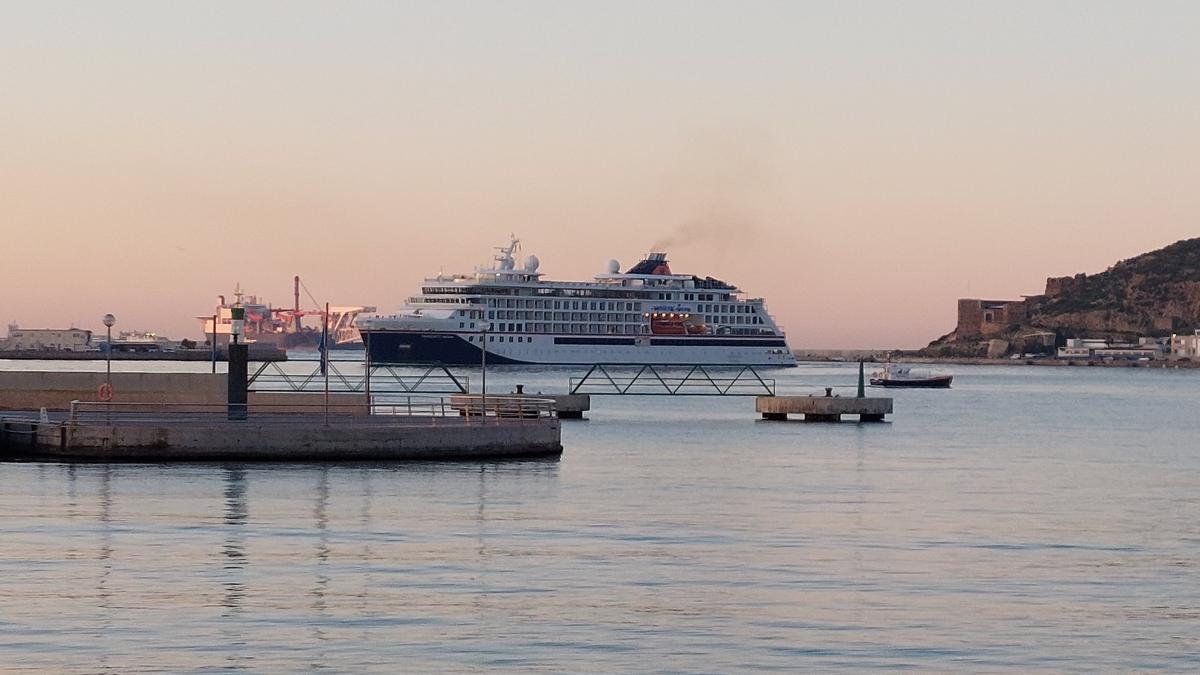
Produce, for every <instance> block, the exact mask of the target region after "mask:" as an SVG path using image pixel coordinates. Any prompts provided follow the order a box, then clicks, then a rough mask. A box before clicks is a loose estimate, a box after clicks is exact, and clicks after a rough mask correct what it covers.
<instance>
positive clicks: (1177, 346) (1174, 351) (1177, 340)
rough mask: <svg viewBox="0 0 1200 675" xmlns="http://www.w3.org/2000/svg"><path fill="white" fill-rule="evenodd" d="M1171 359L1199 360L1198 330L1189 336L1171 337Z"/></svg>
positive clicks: (1199, 338)
mask: <svg viewBox="0 0 1200 675" xmlns="http://www.w3.org/2000/svg"><path fill="white" fill-rule="evenodd" d="M1171 358H1172V359H1177V360H1178V359H1188V360H1189V361H1190V360H1193V359H1200V329H1197V330H1196V331H1195V332H1193V333H1192V334H1191V335H1186V334H1185V335H1171Z"/></svg>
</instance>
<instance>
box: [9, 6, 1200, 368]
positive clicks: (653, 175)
mask: <svg viewBox="0 0 1200 675" xmlns="http://www.w3.org/2000/svg"><path fill="white" fill-rule="evenodd" d="M1197 34H1200V5H1195V4H1193V3H1185V2H1160V3H1154V4H1152V5H1143V4H1135V3H1132V2H1129V3H1119V2H1061V3H1054V4H1046V3H1034V2H1017V3H1005V4H1003V5H990V4H982V3H979V4H966V3H953V2H910V3H903V4H900V3H896V4H888V3H882V2H877V3H876V2H859V3H841V4H838V5H836V6H834V5H828V4H816V3H814V4H807V3H804V4H802V3H783V2H780V3H775V2H759V3H704V4H700V3H685V2H660V3H653V4H649V5H645V4H640V3H596V4H586V3H553V2H520V3H517V2H513V3H495V4H479V5H475V4H468V3H437V4H415V3H365V2H363V3H350V4H341V5H337V6H336V7H335V6H333V5H328V4H324V3H316V2H286V3H285V2H260V3H253V4H239V3H207V4H194V5H183V4H173V3H172V4H166V3H153V2H113V3H103V4H100V3H96V4H75V3H59V2H40V3H21V4H15V3H8V4H3V5H0V58H3V60H4V62H5V63H6V65H7V66H8V67H6V68H5V69H4V70H3V71H0V87H2V88H3V91H4V92H5V101H6V105H5V106H2V107H0V123H2V124H3V126H4V129H5V133H4V135H3V140H2V141H0V222H3V223H4V243H5V251H6V253H7V255H6V256H5V261H4V263H3V264H2V265H0V283H2V284H3V287H4V292H3V294H0V319H2V320H4V321H5V322H9V321H16V322H17V323H19V324H21V325H22V326H27V327H65V326H66V325H67V324H71V323H74V324H76V325H78V326H80V327H83V328H91V329H93V330H102V327H101V325H100V317H101V316H102V315H103V314H104V313H105V312H112V313H113V314H115V315H117V317H118V321H119V323H118V326H117V329H118V330H132V329H141V330H156V331H158V332H159V333H160V334H166V335H169V336H172V337H175V338H181V337H199V336H200V328H199V323H198V322H197V321H196V320H195V317H196V316H199V315H204V314H207V313H210V312H211V311H212V307H213V305H214V303H215V302H216V296H217V295H218V294H224V295H226V296H229V295H231V294H232V291H233V287H234V284H235V283H239V282H240V283H241V285H242V288H243V289H244V290H246V291H247V292H248V293H253V294H256V295H258V296H259V297H260V298H261V299H264V300H269V301H270V302H272V303H273V304H274V305H276V306H289V305H290V304H291V297H292V296H291V284H292V276H293V275H296V274H299V275H300V276H301V277H302V278H303V279H304V281H305V285H306V286H307V287H308V288H309V289H310V290H311V291H312V293H313V294H314V295H315V296H316V297H317V300H318V301H321V302H324V301H328V302H331V303H333V304H364V305H375V306H377V307H379V308H380V310H390V309H394V308H396V307H398V306H399V305H401V304H402V303H403V302H404V299H405V298H407V297H408V296H410V295H413V294H414V293H415V292H416V291H417V290H418V287H419V285H420V281H421V279H422V278H424V277H426V276H432V275H436V274H437V273H438V272H439V271H444V272H461V271H470V270H471V269H472V268H473V267H474V266H475V265H477V264H480V263H483V262H485V261H487V260H488V259H489V257H490V254H491V247H493V246H498V245H501V244H503V243H505V242H506V240H507V237H508V235H509V233H510V232H511V233H515V234H516V235H517V236H519V237H520V238H521V239H522V240H523V242H524V252H525V253H526V254H530V253H532V254H536V255H537V256H538V257H539V258H540V259H541V261H542V267H541V271H543V272H544V273H545V274H546V276H547V277H548V278H553V279H569V280H574V279H582V278H590V277H591V276H592V275H593V274H595V273H598V272H601V271H604V266H605V263H606V261H607V260H609V259H610V258H616V259H618V260H619V261H620V262H621V264H622V265H623V266H625V267H627V266H629V265H630V264H632V263H633V262H635V261H636V259H637V258H638V257H640V256H641V255H642V254H644V253H646V252H647V250H649V249H650V247H651V246H652V245H653V244H655V243H656V242H658V243H661V242H663V241H664V240H669V239H671V237H672V236H673V235H675V234H677V233H679V232H681V231H682V232H684V233H685V234H687V235H689V236H690V237H691V238H690V239H688V240H686V241H682V240H678V239H677V240H676V241H673V242H670V241H669V242H667V243H669V244H670V246H668V248H667V253H668V255H669V257H670V259H671V261H672V268H673V269H674V270H676V271H677V272H686V273H694V274H698V275H700V276H706V275H711V276H715V277H718V278H722V279H725V280H727V281H730V282H733V283H735V284H737V285H738V286H740V287H741V288H742V289H743V290H744V291H746V293H747V294H748V295H750V296H754V297H758V296H761V297H765V298H766V301H767V306H768V309H769V310H770V311H771V312H772V313H773V314H774V315H775V316H776V317H777V319H778V321H779V322H780V323H781V324H782V325H783V326H784V327H785V328H786V329H787V330H788V334H789V343H790V344H791V346H792V347H793V348H800V349H803V348H877V347H878V348H886V347H897V348H911V347H919V346H923V345H924V344H926V343H927V342H928V341H930V340H932V339H934V338H936V337H938V336H940V335H942V334H944V333H946V332H948V331H950V330H951V329H952V328H953V327H954V321H955V299H956V298H958V297H965V296H975V297H994V298H1015V297H1019V296H1020V295H1022V294H1035V293H1039V292H1041V291H1042V289H1043V286H1044V283H1045V278H1046V277H1047V276H1061V275H1066V274H1074V273H1076V272H1089V273H1091V272H1098V271H1102V270H1104V269H1105V268H1107V267H1109V266H1110V265H1112V264H1113V263H1114V262H1116V261H1118V260H1121V259H1125V258H1129V257H1132V256H1135V255H1138V254H1140V253H1143V252H1146V251H1149V250H1153V249H1157V248H1160V247H1162V246H1165V245H1167V244H1170V243H1172V242H1174V241H1177V240H1179V239H1185V238H1189V237H1192V236H1195V235H1197V234H1200V233H1198V232H1197V228H1196V224H1197V222H1198V218H1197V216H1198V215H1200V193H1198V192H1197V190H1196V189H1195V186H1196V185H1197V184H1200V169H1198V168H1197V161H1196V158H1197V157H1198V156H1200V131H1198V130H1197V124H1196V120H1197V119H1200V68H1197V67H1196V64H1197V63H1200V41H1197V40H1196V39H1195V36H1196V35H1197ZM302 300H303V301H302V304H304V305H306V306H309V305H311V302H310V301H309V300H308V298H307V296H303V299H302Z"/></svg>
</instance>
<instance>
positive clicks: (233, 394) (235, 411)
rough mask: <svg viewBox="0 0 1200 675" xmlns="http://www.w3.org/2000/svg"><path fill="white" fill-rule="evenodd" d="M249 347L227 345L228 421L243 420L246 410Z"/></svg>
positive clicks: (231, 343)
mask: <svg viewBox="0 0 1200 675" xmlns="http://www.w3.org/2000/svg"><path fill="white" fill-rule="evenodd" d="M249 360H250V347H249V345H245V344H236V343H233V342H230V343H229V396H228V401H229V419H231V420H244V419H246V418H247V410H246V387H247V385H246V382H247V375H248V371H249V365H250V364H249Z"/></svg>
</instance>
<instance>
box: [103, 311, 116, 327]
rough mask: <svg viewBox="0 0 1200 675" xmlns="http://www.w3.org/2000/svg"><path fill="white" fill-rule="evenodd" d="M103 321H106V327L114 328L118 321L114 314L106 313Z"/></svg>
mask: <svg viewBox="0 0 1200 675" xmlns="http://www.w3.org/2000/svg"><path fill="white" fill-rule="evenodd" d="M102 321H104V325H105V326H106V327H108V328H112V327H113V326H114V325H116V323H117V317H115V316H113V315H112V314H105V315H104V318H103V319H102Z"/></svg>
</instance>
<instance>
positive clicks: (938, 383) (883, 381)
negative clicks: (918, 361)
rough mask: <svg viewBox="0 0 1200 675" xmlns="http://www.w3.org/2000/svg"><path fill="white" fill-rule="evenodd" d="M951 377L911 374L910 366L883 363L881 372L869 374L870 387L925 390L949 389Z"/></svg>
mask: <svg viewBox="0 0 1200 675" xmlns="http://www.w3.org/2000/svg"><path fill="white" fill-rule="evenodd" d="M953 380H954V376H953V375H936V374H933V373H922V372H920V371H917V372H913V370H912V368H911V367H910V366H899V365H896V364H894V363H885V364H884V365H883V370H880V371H876V372H874V373H871V386H872V387H916V388H925V389H949V388H950V382H951V381H953Z"/></svg>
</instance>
